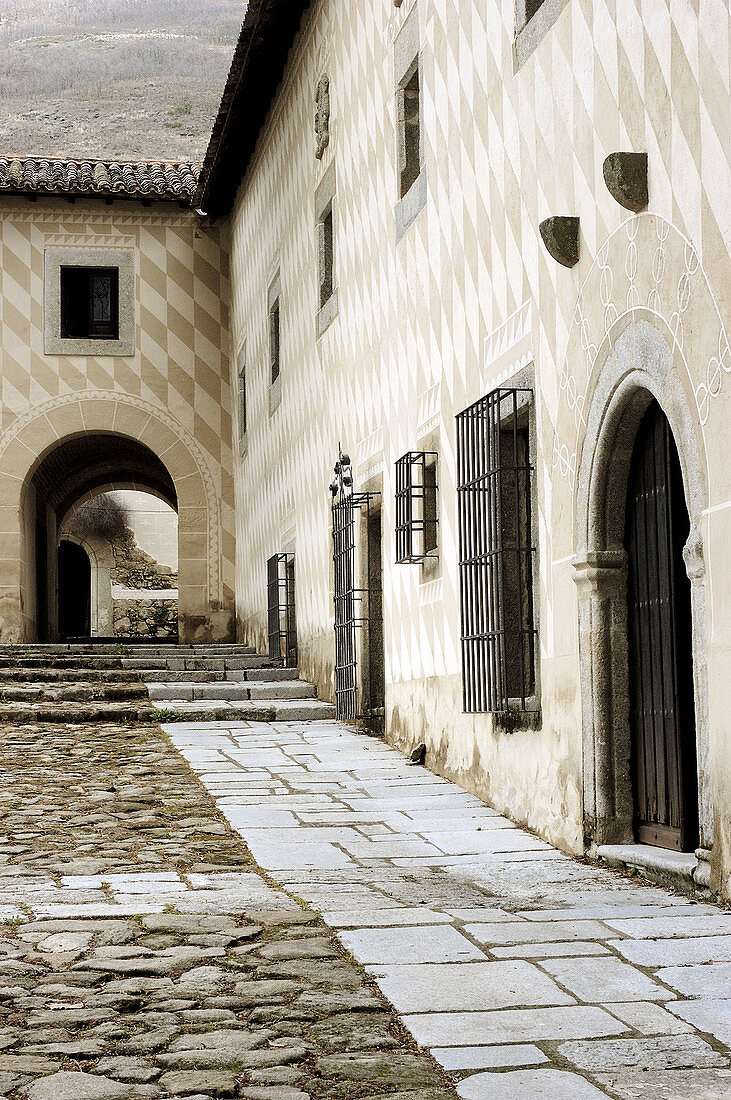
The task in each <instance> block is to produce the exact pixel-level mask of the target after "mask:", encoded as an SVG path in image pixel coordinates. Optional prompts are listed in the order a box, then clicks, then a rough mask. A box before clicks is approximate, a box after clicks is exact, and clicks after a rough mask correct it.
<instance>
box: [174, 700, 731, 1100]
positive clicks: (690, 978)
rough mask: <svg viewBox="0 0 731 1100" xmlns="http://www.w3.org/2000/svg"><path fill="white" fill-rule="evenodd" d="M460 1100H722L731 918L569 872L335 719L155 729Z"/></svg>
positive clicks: (631, 882)
mask: <svg viewBox="0 0 731 1100" xmlns="http://www.w3.org/2000/svg"><path fill="white" fill-rule="evenodd" d="M165 728H166V730H167V731H168V733H169V735H170V736H171V738H172V739H173V742H174V744H175V745H176V746H177V748H178V749H179V750H180V752H181V753H182V754H183V755H184V756H185V757H186V759H187V760H188V761H189V762H190V764H191V766H192V767H193V768H194V770H195V771H196V772H197V774H198V775H199V777H200V779H201V781H202V782H203V784H204V785H205V786H206V788H207V789H208V790H209V791H210V793H211V795H212V796H213V797H214V798H215V800H216V803H217V805H218V807H219V808H220V810H221V811H222V813H223V814H224V815H225V817H226V818H227V820H228V821H229V822H230V824H231V825H232V826H233V828H234V829H235V830H236V831H237V832H238V833H240V834H241V836H242V837H243V838H244V839H245V840H246V841H247V843H248V845H249V846H250V848H251V851H252V853H253V855H254V857H255V859H256V860H257V862H258V863H259V865H260V866H261V867H262V868H264V869H265V870H266V871H267V872H268V873H269V874H270V875H271V877H272V879H273V880H275V881H276V882H278V883H280V884H281V885H283V886H284V887H285V888H286V889H287V890H288V891H289V892H290V893H292V894H293V895H295V896H297V897H299V898H302V899H303V900H304V901H306V902H307V903H308V904H309V905H311V906H313V907H315V908H317V909H319V910H320V911H321V912H322V917H323V920H324V921H325V923H326V924H328V925H329V926H330V927H332V928H333V929H335V930H337V934H338V937H339V939H340V942H341V943H342V944H343V945H344V946H345V947H346V948H347V950H348V951H349V952H350V953H351V954H352V955H354V957H355V958H356V959H357V960H358V961H359V962H360V963H361V964H363V966H364V967H365V969H366V971H367V972H368V973H369V974H370V975H371V976H372V978H373V979H374V980H375V982H376V983H377V985H378V986H379V988H380V989H381V991H382V992H383V993H384V994H385V995H386V996H387V997H388V998H389V1000H390V1001H391V1003H392V1004H393V1005H394V1006H395V1008H396V1010H397V1011H398V1012H399V1013H400V1016H401V1019H402V1021H403V1022H404V1024H405V1025H406V1027H407V1028H408V1029H409V1031H410V1032H411V1034H412V1035H413V1036H414V1038H415V1040H416V1042H417V1043H418V1044H420V1045H421V1046H422V1047H426V1048H428V1049H430V1051H431V1053H432V1055H433V1057H434V1058H435V1059H436V1061H437V1062H438V1063H439V1064H440V1065H441V1066H442V1067H443V1068H444V1069H445V1070H446V1071H448V1073H449V1074H450V1076H451V1078H452V1080H453V1081H454V1082H455V1085H456V1087H457V1092H458V1095H460V1096H462V1097H465V1098H466V1100H544V1098H545V1100H595V1098H597V1097H613V1098H614V1100H635V1098H640V1097H641V1098H642V1100H670V1098H673V1097H684V1098H686V1100H723V1098H729V1097H731V1059H730V1056H729V1044H731V980H730V979H731V973H730V971H729V964H730V963H731V916H730V915H729V914H728V913H727V912H725V911H724V910H723V909H722V908H720V907H718V906H715V905H712V904H706V903H698V902H696V901H693V900H691V899H689V898H686V897H683V896H678V895H675V894H673V893H671V892H669V891H668V890H665V889H661V888H660V887H657V886H654V885H651V884H649V883H647V882H646V881H643V880H637V879H630V878H629V877H626V876H623V875H621V874H620V873H618V872H615V871H613V870H611V869H606V868H600V867H597V866H595V865H590V864H587V863H585V862H583V861H579V860H574V859H571V858H569V857H568V856H566V855H563V854H562V853H560V852H557V851H556V850H554V849H552V848H550V846H549V845H547V844H546V843H545V842H544V841H542V840H540V839H538V838H536V837H535V836H533V835H531V834H530V833H528V832H526V831H524V830H522V829H519V828H517V827H516V826H515V825H514V824H513V823H512V822H511V821H509V820H508V819H507V818H505V817H503V816H501V815H500V814H498V813H497V812H496V811H495V810H494V809H491V808H490V807H489V806H486V805H485V804H484V803H482V802H481V801H480V800H479V799H477V798H475V797H473V796H472V795H469V794H467V793H466V792H465V791H463V790H461V789H460V788H458V787H456V786H455V785H454V784H451V783H449V782H447V781H446V780H444V779H442V778H440V777H439V776H436V775H433V774H431V773H429V772H428V771H426V770H425V769H424V768H421V767H412V766H410V765H409V764H408V763H407V761H405V760H404V758H403V756H402V755H401V754H400V753H399V752H397V751H396V750H394V749H392V748H390V747H389V746H387V745H385V744H384V743H382V742H381V741H379V740H377V739H374V738H369V737H366V736H364V735H362V734H360V733H358V732H357V731H355V730H353V729H350V728H348V727H346V726H344V725H342V724H339V723H337V722H313V723H308V724H305V723H297V722H289V723H287V722H275V723H265V722H251V723H238V724H234V725H230V724H226V723H223V722H219V723H211V724H206V725H202V724H197V725H193V724H190V725H188V724H186V725H183V724H175V725H169V726H167V727H165Z"/></svg>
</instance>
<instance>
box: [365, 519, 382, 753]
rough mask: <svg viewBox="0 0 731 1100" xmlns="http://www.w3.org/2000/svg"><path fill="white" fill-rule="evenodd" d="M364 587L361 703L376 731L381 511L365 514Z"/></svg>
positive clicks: (379, 671)
mask: <svg viewBox="0 0 731 1100" xmlns="http://www.w3.org/2000/svg"><path fill="white" fill-rule="evenodd" d="M365 536H366V546H365V550H366V554H365V562H364V566H365V569H366V577H365V588H366V589H367V592H368V648H367V652H366V654H365V667H364V669H363V672H364V677H363V680H364V682H363V702H364V707H363V710H364V714H365V716H366V718H367V724H368V726H369V727H370V729H371V730H372V731H373V732H375V733H381V732H382V731H383V727H384V718H385V705H386V670H385V659H384V649H383V541H382V533H381V510H380V508H379V509H378V510H377V511H376V510H374V509H369V510H368V512H367V513H366V530H365Z"/></svg>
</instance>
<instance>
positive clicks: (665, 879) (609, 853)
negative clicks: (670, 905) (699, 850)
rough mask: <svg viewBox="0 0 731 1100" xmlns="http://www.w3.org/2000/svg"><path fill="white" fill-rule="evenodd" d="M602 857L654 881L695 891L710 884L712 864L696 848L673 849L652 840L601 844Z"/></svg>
mask: <svg viewBox="0 0 731 1100" xmlns="http://www.w3.org/2000/svg"><path fill="white" fill-rule="evenodd" d="M596 853H597V855H598V857H599V858H600V859H601V860H603V861H604V862H605V863H608V864H609V865H610V867H619V868H620V869H621V870H623V871H627V870H631V871H635V872H640V873H641V874H642V875H644V876H646V877H647V878H649V879H652V881H653V882H658V883H660V885H662V886H671V887H673V888H674V889H676V890H682V891H683V892H684V893H691V894H695V893H697V892H698V890H699V889H700V890H701V891H703V890H704V888H705V887H706V886H707V885H708V883H707V881H706V879H707V877H708V876H707V874H706V872H707V870H708V864H707V863H704V862H702V861H701V860H699V859H698V858H697V856H696V855H695V854H694V853H693V852H673V851H671V850H670V849H669V848H656V847H655V846H654V845H652V844H600V845H599V846H598V848H597V850H596Z"/></svg>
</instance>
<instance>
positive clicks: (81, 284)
mask: <svg viewBox="0 0 731 1100" xmlns="http://www.w3.org/2000/svg"><path fill="white" fill-rule="evenodd" d="M61 338H62V339H65V340H89V339H92V340H118V339H119V271H118V269H117V268H116V267H62V268H61Z"/></svg>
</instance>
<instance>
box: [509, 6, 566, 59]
mask: <svg viewBox="0 0 731 1100" xmlns="http://www.w3.org/2000/svg"><path fill="white" fill-rule="evenodd" d="M528 3H529V0H515V42H514V43H513V54H514V63H515V70H516V71H517V70H518V69H519V68H520V67H521V65H523V64H525V62H526V61H527V60H528V58H529V57H530V55H531V54H532V53H533V52H534V50H535V49H536V48H537V46H538V45H539V43H540V42H541V41H542V39H543V38H544V37H545V35H546V34H547V33H548V31H549V30H550V29H551V27H552V26H553V24H554V23H555V22H556V20H557V19H558V17H559V15H560V14H561V12H562V11H563V9H564V7H565V6H566V4H567V3H568V0H540V3H539V6H538V7H537V8H536V10H535V11H534V12H533V14H532V15H531V16H530V17H528Z"/></svg>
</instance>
